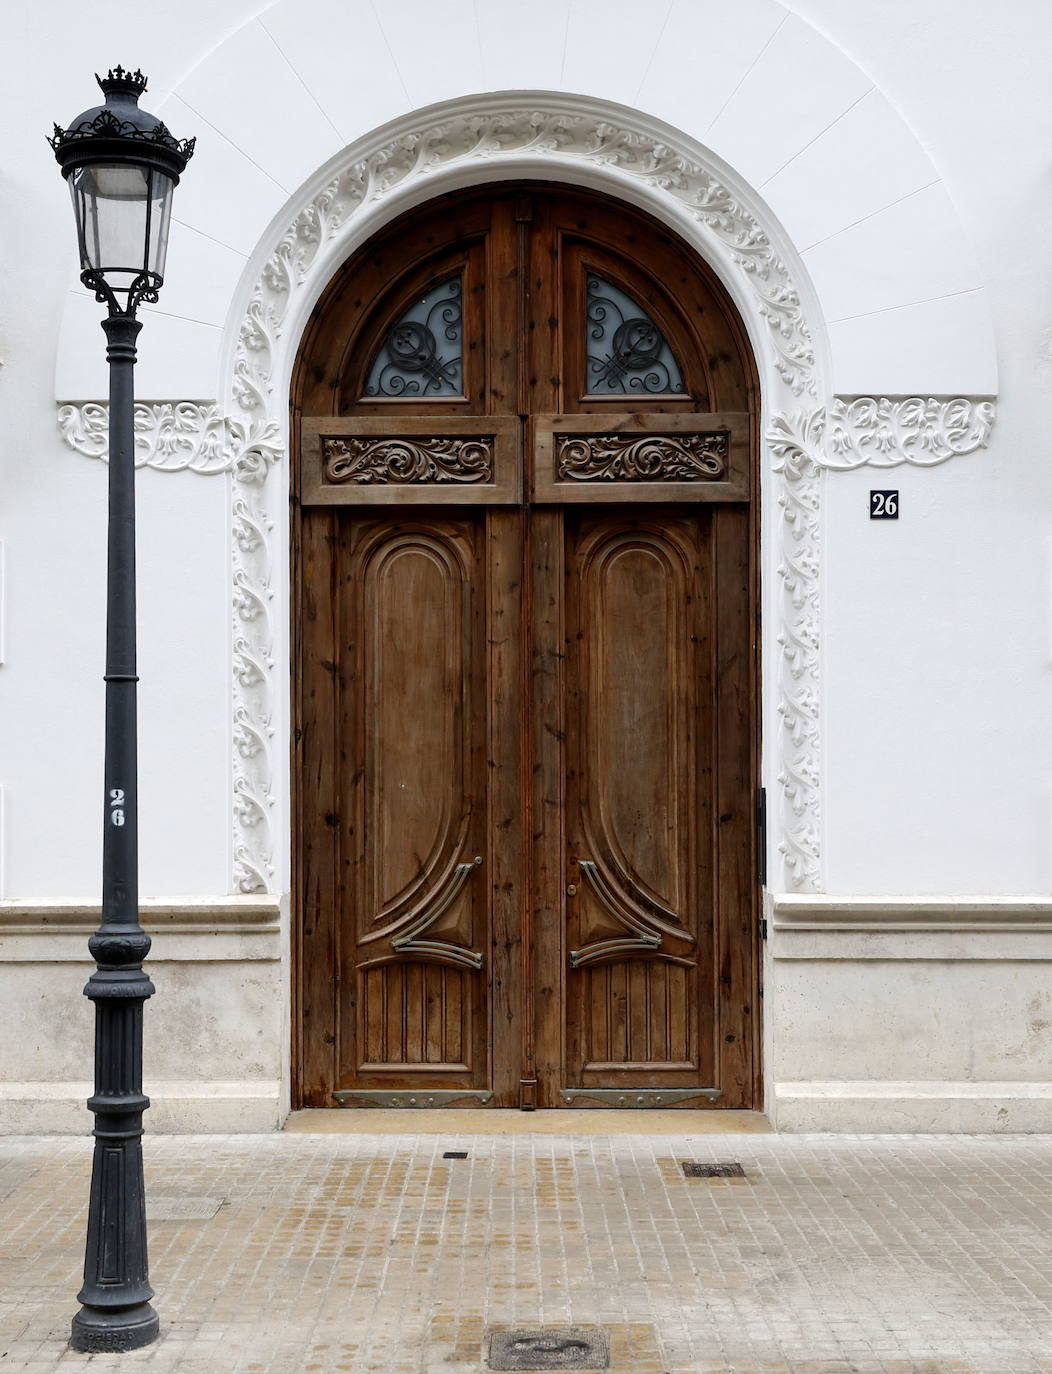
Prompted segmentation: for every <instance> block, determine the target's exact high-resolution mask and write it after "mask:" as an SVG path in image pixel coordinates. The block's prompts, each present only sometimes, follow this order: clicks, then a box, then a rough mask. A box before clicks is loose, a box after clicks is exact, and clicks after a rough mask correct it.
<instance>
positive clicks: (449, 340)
mask: <svg viewBox="0 0 1052 1374" xmlns="http://www.w3.org/2000/svg"><path fill="white" fill-rule="evenodd" d="M461 296H462V291H461V281H460V276H459V274H458V275H457V276H455V277H447V278H446V280H445V281H442V282H439V283H438V285H437V286H433V287H431V288H430V290H428V291H426V292H424V294H423V295H421V296H419V297H418V298H417V299H416V300H414V301H413V303H412V305H410V307H409V308H408V310H406V311H404V312H403V314H402V315H400V316H399V318H398V319H397V320H396V321H395V323H394V324H393V325H392V326H391V328H390V329H389V330H388V331H387V334H386V335H385V337H384V341H383V343H382V344H381V345H380V348H379V349H378V351H377V354H376V357H375V358H374V359H373V363H372V367H371V368H370V369H369V376H368V378H367V380H366V383H365V396H366V397H367V398H373V397H375V398H377V399H383V398H385V397H396V398H397V397H401V396H404V397H418V396H462V395H463V392H464V382H463V357H462V355H463V306H462V301H461Z"/></svg>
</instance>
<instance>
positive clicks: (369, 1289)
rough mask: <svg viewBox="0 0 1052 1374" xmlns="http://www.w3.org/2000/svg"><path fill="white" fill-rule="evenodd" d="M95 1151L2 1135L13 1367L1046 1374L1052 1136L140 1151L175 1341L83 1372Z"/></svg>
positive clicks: (341, 1142)
mask: <svg viewBox="0 0 1052 1374" xmlns="http://www.w3.org/2000/svg"><path fill="white" fill-rule="evenodd" d="M89 1145H90V1142H88V1141H84V1140H70V1139H49V1140H41V1139H17V1138H7V1139H5V1140H2V1141H0V1205H2V1217H3V1231H2V1236H0V1374H2V1371H6V1370H9V1369H11V1370H14V1369H19V1370H41V1371H42V1370H53V1369H55V1368H58V1367H61V1368H62V1369H66V1368H67V1367H68V1366H76V1365H81V1364H84V1365H88V1364H90V1366H91V1369H92V1371H93V1374H104V1372H105V1371H110V1370H117V1369H120V1370H123V1371H129V1370H135V1369H138V1368H139V1367H140V1366H145V1367H148V1368H149V1369H150V1370H151V1371H157V1372H158V1374H160V1372H161V1371H170V1370H171V1371H179V1374H211V1372H212V1371H224V1372H229V1374H235V1372H236V1374H240V1372H241V1371H249V1370H252V1371H275V1372H276V1371H300V1370H305V1371H306V1370H318V1371H330V1370H331V1371H335V1370H353V1371H356V1374H373V1372H374V1371H375V1372H376V1374H380V1371H382V1374H438V1371H442V1372H443V1374H476V1372H477V1371H482V1370H484V1369H485V1368H486V1363H485V1359H486V1344H485V1342H486V1338H487V1333H488V1332H489V1331H492V1330H503V1329H507V1328H510V1327H526V1328H538V1327H542V1328H548V1327H560V1326H571V1325H572V1326H577V1327H584V1328H600V1329H601V1330H602V1331H603V1332H605V1333H606V1335H607V1337H608V1340H609V1346H610V1369H611V1370H612V1371H614V1372H615V1374H717V1372H722V1374H732V1371H733V1372H734V1374H746V1371H749V1372H750V1374H751V1372H752V1371H757V1372H759V1371H763V1374H790V1371H791V1374H848V1372H849V1371H855V1372H856V1374H876V1371H881V1374H907V1371H909V1372H910V1374H913V1372H915V1371H916V1372H918V1374H972V1371H978V1374H1000V1371H1011V1374H1037V1372H1040V1374H1052V1321H1050V1304H1052V1243H1050V1238H1052V1138H1050V1137H1004V1136H1000V1137H996V1138H995V1137H961V1136H952V1137H951V1136H913V1137H880V1136H855V1137H844V1136H776V1135H722V1136H712V1135H706V1136H695V1137H689V1136H679V1137H677V1136H669V1135H664V1136H645V1135H622V1136H596V1135H593V1136H570V1135H540V1134H538V1135H532V1136H492V1135H475V1136H471V1137H463V1136H460V1137H458V1136H446V1137H444V1136H441V1135H426V1136H424V1135H417V1136H411V1135H385V1136H368V1135H304V1134H299V1135H288V1134H285V1135H274V1136H238V1137H233V1136H224V1137H210V1138H208V1137H201V1136H196V1137H193V1136H191V1137H187V1136H183V1137H174V1136H167V1137H162V1136H148V1137H147V1140H146V1160H147V1162H146V1173H147V1189H148V1195H149V1197H150V1199H151V1209H152V1210H153V1211H154V1212H155V1213H156V1214H157V1217H158V1218H161V1217H165V1216H167V1217H169V1218H178V1217H180V1216H181V1219H169V1220H162V1219H155V1220H153V1221H152V1222H151V1226H150V1250H151V1254H150V1258H151V1277H152V1281H153V1283H154V1286H155V1288H156V1289H157V1299H156V1306H157V1309H158V1311H159V1312H160V1314H161V1322H162V1338H161V1340H160V1341H159V1342H158V1343H156V1344H155V1345H154V1346H152V1347H149V1348H148V1349H146V1350H143V1351H138V1352H135V1353H133V1354H129V1355H124V1356H118V1357H114V1356H96V1357H93V1358H92V1357H88V1356H85V1355H78V1354H75V1353H74V1352H72V1351H69V1350H67V1349H66V1337H67V1334H68V1330H69V1318H70V1317H71V1315H72V1313H73V1311H74V1310H75V1302H74V1294H75V1292H76V1290H77V1287H78V1286H79V1268H80V1262H81V1257H82V1253H83V1229H84V1204H85V1199H86V1196H87V1181H88V1173H89V1167H90V1151H89ZM450 1149H460V1150H467V1151H468V1156H469V1157H468V1158H467V1159H452V1160H451V1159H444V1158H443V1153H444V1151H446V1150H450ZM690 1159H694V1160H703V1161H721V1162H722V1161H735V1160H736V1161H739V1162H740V1163H741V1164H742V1165H743V1166H744V1169H745V1175H746V1177H745V1178H744V1179H737V1180H734V1179H718V1180H715V1181H712V1180H708V1179H704V1178H687V1177H685V1176H684V1174H683V1171H682V1168H681V1161H683V1160H690ZM209 1213H212V1215H211V1216H210V1217H209V1216H208V1214H209Z"/></svg>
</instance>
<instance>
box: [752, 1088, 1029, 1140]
mask: <svg viewBox="0 0 1052 1374" xmlns="http://www.w3.org/2000/svg"><path fill="white" fill-rule="evenodd" d="M770 1116H771V1121H772V1124H773V1125H774V1128H775V1130H777V1131H786V1132H800V1131H836V1132H844V1133H848V1132H850V1133H852V1134H855V1133H858V1134H863V1135H872V1134H886V1133H888V1132H891V1133H893V1134H910V1135H921V1134H927V1133H933V1132H949V1133H964V1134H968V1133H977V1134H984V1135H986V1134H993V1135H1009V1134H1017V1133H1027V1134H1032V1133H1038V1134H1052V1083H967V1082H964V1083H960V1082H958V1083H954V1082H912V1083H911V1082H893V1081H884V1082H854V1083H852V1082H825V1083H823V1082H810V1083H804V1082H797V1083H776V1084H774V1089H773V1092H772V1093H771V1111H770Z"/></svg>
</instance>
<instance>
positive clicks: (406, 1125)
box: [283, 1107, 773, 1135]
mask: <svg viewBox="0 0 1052 1374" xmlns="http://www.w3.org/2000/svg"><path fill="white" fill-rule="evenodd" d="M283 1129H284V1130H286V1131H289V1132H291V1133H292V1134H295V1135H454V1134H455V1135H464V1134H469V1135H733V1134H738V1133H741V1134H746V1135H767V1134H770V1133H771V1131H772V1130H773V1127H772V1126H771V1123H770V1122H769V1121H768V1119H767V1117H766V1116H765V1115H764V1114H763V1112H740V1111H719V1110H717V1111H712V1110H708V1111H706V1110H691V1109H689V1108H680V1109H679V1110H675V1111H662V1110H660V1109H657V1110H650V1111H617V1110H613V1111H595V1110H590V1109H588V1108H582V1109H580V1110H576V1111H567V1110H562V1109H558V1108H555V1109H552V1110H548V1111H543V1110H542V1111H536V1112H520V1111H517V1110H516V1109H515V1108H513V1107H490V1108H486V1107H441V1108H437V1109H433V1108H427V1107H422V1108H401V1107H308V1108H306V1109H305V1110H303V1111H298V1112H292V1113H291V1114H290V1115H289V1117H288V1118H287V1120H286V1122H285V1125H284V1127H283Z"/></svg>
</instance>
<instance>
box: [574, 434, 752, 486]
mask: <svg viewBox="0 0 1052 1374" xmlns="http://www.w3.org/2000/svg"><path fill="white" fill-rule="evenodd" d="M726 470H727V435H726V434H684V435H672V434H647V435H643V436H640V435H638V434H557V435H556V436H555V472H556V476H557V477H558V478H559V479H560V480H566V479H567V478H569V479H571V480H576V481H580V482H700V481H705V480H706V479H708V480H711V479H712V478H714V477H722V476H723V475H724V473H725V472H726Z"/></svg>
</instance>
